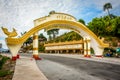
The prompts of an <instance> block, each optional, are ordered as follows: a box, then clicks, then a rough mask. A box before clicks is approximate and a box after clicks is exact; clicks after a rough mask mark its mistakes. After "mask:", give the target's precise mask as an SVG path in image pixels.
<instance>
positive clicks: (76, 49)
mask: <svg viewBox="0 0 120 80" xmlns="http://www.w3.org/2000/svg"><path fill="white" fill-rule="evenodd" d="M83 43H84V42H83V40H80V41H69V42H58V43H47V44H44V46H45V52H46V53H81V54H83V50H84V48H83V47H84V45H83Z"/></svg>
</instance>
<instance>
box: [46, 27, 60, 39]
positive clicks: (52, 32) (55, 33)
mask: <svg viewBox="0 0 120 80" xmlns="http://www.w3.org/2000/svg"><path fill="white" fill-rule="evenodd" d="M58 33H59V29H51V30H48V31H47V35H49V40H52V39H55V38H56V35H57V34H58ZM51 35H53V37H51Z"/></svg>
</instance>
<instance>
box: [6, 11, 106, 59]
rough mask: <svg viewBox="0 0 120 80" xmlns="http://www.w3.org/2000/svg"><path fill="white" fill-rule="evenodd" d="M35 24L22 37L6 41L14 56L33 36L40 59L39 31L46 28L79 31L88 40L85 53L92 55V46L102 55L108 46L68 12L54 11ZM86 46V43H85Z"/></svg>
mask: <svg viewBox="0 0 120 80" xmlns="http://www.w3.org/2000/svg"><path fill="white" fill-rule="evenodd" d="M34 24H35V26H34V27H33V28H32V29H31V30H30V31H28V32H27V33H26V34H24V35H23V36H22V37H20V38H14V37H7V38H6V43H7V46H8V48H9V49H10V51H11V53H12V56H13V58H15V57H16V56H17V53H18V51H19V49H20V47H21V46H22V44H23V43H24V42H25V41H26V40H27V39H28V38H29V37H30V36H31V35H34V37H33V56H34V58H35V59H39V57H38V31H39V30H42V29H45V30H49V29H54V28H60V29H71V30H73V31H75V32H77V33H79V34H80V35H81V36H82V37H83V39H84V41H85V42H86V41H87V45H88V49H86V47H84V55H88V56H90V47H92V48H93V49H94V51H95V55H96V56H102V53H103V50H104V48H105V47H108V44H105V43H103V42H102V41H101V40H100V39H99V38H98V37H97V36H96V35H95V34H94V33H93V32H92V31H90V30H89V29H88V28H87V27H86V26H85V25H83V24H81V23H79V22H77V20H76V19H75V18H74V17H73V16H71V15H68V14H64V13H56V12H54V13H52V14H49V15H48V16H45V17H42V18H39V19H36V20H34ZM84 46H86V44H84Z"/></svg>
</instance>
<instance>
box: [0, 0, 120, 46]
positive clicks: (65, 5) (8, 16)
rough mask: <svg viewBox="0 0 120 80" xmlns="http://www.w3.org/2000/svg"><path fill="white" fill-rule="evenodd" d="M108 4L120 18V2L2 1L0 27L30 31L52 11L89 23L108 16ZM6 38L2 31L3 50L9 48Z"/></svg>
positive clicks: (74, 0)
mask: <svg viewBox="0 0 120 80" xmlns="http://www.w3.org/2000/svg"><path fill="white" fill-rule="evenodd" d="M107 2H110V3H111V4H112V7H113V9H111V10H110V13H112V14H114V15H118V16H120V9H119V8H120V0H0V27H1V26H4V27H6V28H8V29H9V31H11V30H12V28H13V27H14V28H15V29H16V30H17V32H18V33H20V32H24V31H28V30H30V29H31V28H32V27H33V20H35V19H37V18H40V17H43V16H46V15H48V14H49V12H50V11H52V10H55V11H56V12H62V13H67V14H70V15H72V16H74V17H75V18H76V19H77V20H78V19H80V18H81V19H83V20H85V22H86V23H88V22H90V21H91V20H92V18H94V17H100V16H105V15H107V12H106V11H103V5H104V4H105V3H107ZM40 32H41V33H42V32H43V31H40ZM60 32H61V33H64V32H65V31H64V30H61V31H60ZM5 37H6V36H5V35H4V34H3V32H2V30H1V29H0V43H2V44H3V48H7V47H6V45H5V41H4V39H5Z"/></svg>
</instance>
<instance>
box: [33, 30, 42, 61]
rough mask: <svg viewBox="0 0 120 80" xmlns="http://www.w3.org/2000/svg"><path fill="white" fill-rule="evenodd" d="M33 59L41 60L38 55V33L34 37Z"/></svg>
mask: <svg viewBox="0 0 120 80" xmlns="http://www.w3.org/2000/svg"><path fill="white" fill-rule="evenodd" d="M33 58H34V59H35V60H41V58H39V55H38V32H36V33H34V35H33Z"/></svg>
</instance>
